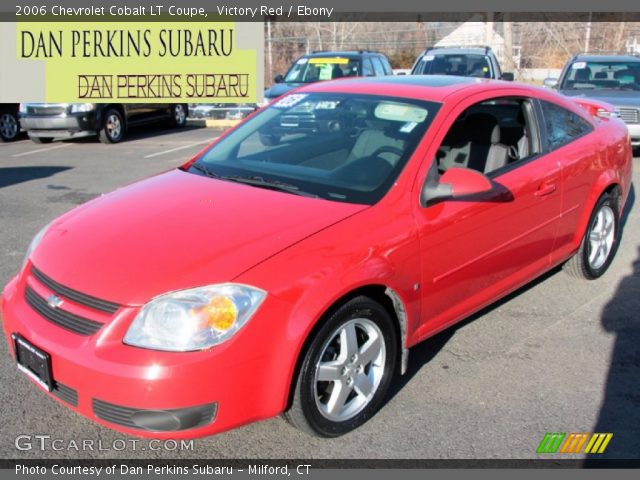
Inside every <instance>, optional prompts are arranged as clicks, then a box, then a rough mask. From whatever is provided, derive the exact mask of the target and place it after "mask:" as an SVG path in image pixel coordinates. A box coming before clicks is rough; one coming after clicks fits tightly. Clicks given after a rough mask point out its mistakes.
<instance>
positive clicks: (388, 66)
mask: <svg viewBox="0 0 640 480" xmlns="http://www.w3.org/2000/svg"><path fill="white" fill-rule="evenodd" d="M378 58H380V61H381V62H382V67H383V68H384V74H385V75H393V68H391V64H390V63H389V60H387V59H386V57H378Z"/></svg>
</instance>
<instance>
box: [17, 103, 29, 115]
mask: <svg viewBox="0 0 640 480" xmlns="http://www.w3.org/2000/svg"><path fill="white" fill-rule="evenodd" d="M18 112H20V113H27V104H26V103H21V104H20V107H19V108H18Z"/></svg>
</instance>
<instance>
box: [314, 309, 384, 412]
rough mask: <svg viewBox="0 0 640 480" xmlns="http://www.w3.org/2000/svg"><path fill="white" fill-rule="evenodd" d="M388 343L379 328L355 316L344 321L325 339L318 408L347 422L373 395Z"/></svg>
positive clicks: (318, 380) (319, 369) (317, 386)
mask: <svg viewBox="0 0 640 480" xmlns="http://www.w3.org/2000/svg"><path fill="white" fill-rule="evenodd" d="M385 361H386V347H385V342H384V339H383V336H382V332H381V330H380V328H379V327H378V326H377V325H376V324H375V323H374V322H372V321H371V320H369V319H366V318H356V319H353V320H350V321H348V322H347V323H344V324H342V325H341V326H340V327H339V328H338V329H337V330H336V331H335V332H334V333H333V334H332V335H331V336H330V337H329V340H328V341H327V342H326V343H325V345H324V346H323V348H322V353H321V355H320V361H319V362H318V364H317V365H316V369H315V377H314V381H313V384H314V388H315V401H316V406H317V407H318V410H319V412H320V413H321V414H322V415H323V416H324V417H325V418H327V419H328V420H331V421H334V422H344V421H345V420H349V419H350V418H353V417H354V416H356V415H357V414H358V413H360V412H361V411H362V410H363V409H364V408H365V407H366V406H367V405H368V404H369V403H370V402H371V399H372V398H373V396H374V394H375V393H376V391H377V389H378V387H379V386H380V381H381V379H382V376H383V373H384V367H385Z"/></svg>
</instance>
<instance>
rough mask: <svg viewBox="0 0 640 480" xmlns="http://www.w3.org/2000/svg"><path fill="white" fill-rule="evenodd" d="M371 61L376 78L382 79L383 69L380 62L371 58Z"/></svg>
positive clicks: (375, 58)
mask: <svg viewBox="0 0 640 480" xmlns="http://www.w3.org/2000/svg"><path fill="white" fill-rule="evenodd" d="M371 61H372V62H373V71H374V72H375V73H376V77H382V76H384V75H386V74H385V72H384V67H383V66H382V62H381V61H380V59H379V58H378V57H371Z"/></svg>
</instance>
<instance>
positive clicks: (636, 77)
mask: <svg viewBox="0 0 640 480" xmlns="http://www.w3.org/2000/svg"><path fill="white" fill-rule="evenodd" d="M560 88H561V89H563V90H594V89H598V90H600V89H610V90H640V61H626V62H625V61H613V62H605V61H600V60H598V61H594V62H574V63H573V64H572V65H571V67H570V68H569V72H568V73H567V75H565V79H564V82H563V84H562V85H561V87H560Z"/></svg>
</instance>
